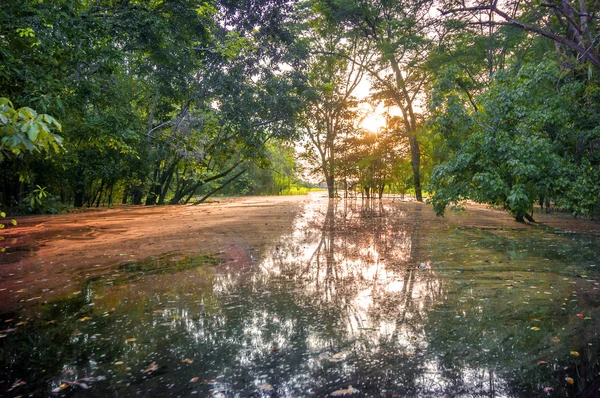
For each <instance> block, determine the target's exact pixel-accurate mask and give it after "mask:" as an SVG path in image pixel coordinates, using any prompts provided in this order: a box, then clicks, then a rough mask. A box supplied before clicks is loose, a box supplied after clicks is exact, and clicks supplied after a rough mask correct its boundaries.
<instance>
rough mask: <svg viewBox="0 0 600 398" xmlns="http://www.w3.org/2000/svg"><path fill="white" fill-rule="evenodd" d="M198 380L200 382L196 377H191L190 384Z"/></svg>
mask: <svg viewBox="0 0 600 398" xmlns="http://www.w3.org/2000/svg"><path fill="white" fill-rule="evenodd" d="M198 380H200V379H199V378H197V377H192V379H191V380H190V383H197V382H198Z"/></svg>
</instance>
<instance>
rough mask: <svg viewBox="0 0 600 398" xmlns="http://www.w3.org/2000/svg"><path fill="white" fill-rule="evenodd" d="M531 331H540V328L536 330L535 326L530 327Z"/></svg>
mask: <svg viewBox="0 0 600 398" xmlns="http://www.w3.org/2000/svg"><path fill="white" fill-rule="evenodd" d="M531 330H540V328H538V327H537V326H532V327H531Z"/></svg>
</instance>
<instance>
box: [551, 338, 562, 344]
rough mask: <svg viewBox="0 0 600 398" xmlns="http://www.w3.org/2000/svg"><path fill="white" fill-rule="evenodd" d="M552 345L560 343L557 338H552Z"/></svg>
mask: <svg viewBox="0 0 600 398" xmlns="http://www.w3.org/2000/svg"><path fill="white" fill-rule="evenodd" d="M551 340H552V341H553V342H554V343H558V342H560V339H559V338H558V337H552V339H551Z"/></svg>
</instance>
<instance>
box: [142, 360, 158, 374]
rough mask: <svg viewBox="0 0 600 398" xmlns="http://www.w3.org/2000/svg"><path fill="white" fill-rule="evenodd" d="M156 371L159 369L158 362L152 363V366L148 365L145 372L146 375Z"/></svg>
mask: <svg viewBox="0 0 600 398" xmlns="http://www.w3.org/2000/svg"><path fill="white" fill-rule="evenodd" d="M156 369H158V365H157V364H156V362H152V363H151V364H150V365H148V367H147V368H146V369H144V370H143V372H144V373H152V372H154V371H155V370H156Z"/></svg>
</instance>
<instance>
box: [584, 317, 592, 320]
mask: <svg viewBox="0 0 600 398" xmlns="http://www.w3.org/2000/svg"><path fill="white" fill-rule="evenodd" d="M583 319H584V320H586V321H591V320H592V317H591V316H586V317H585V318H583Z"/></svg>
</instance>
